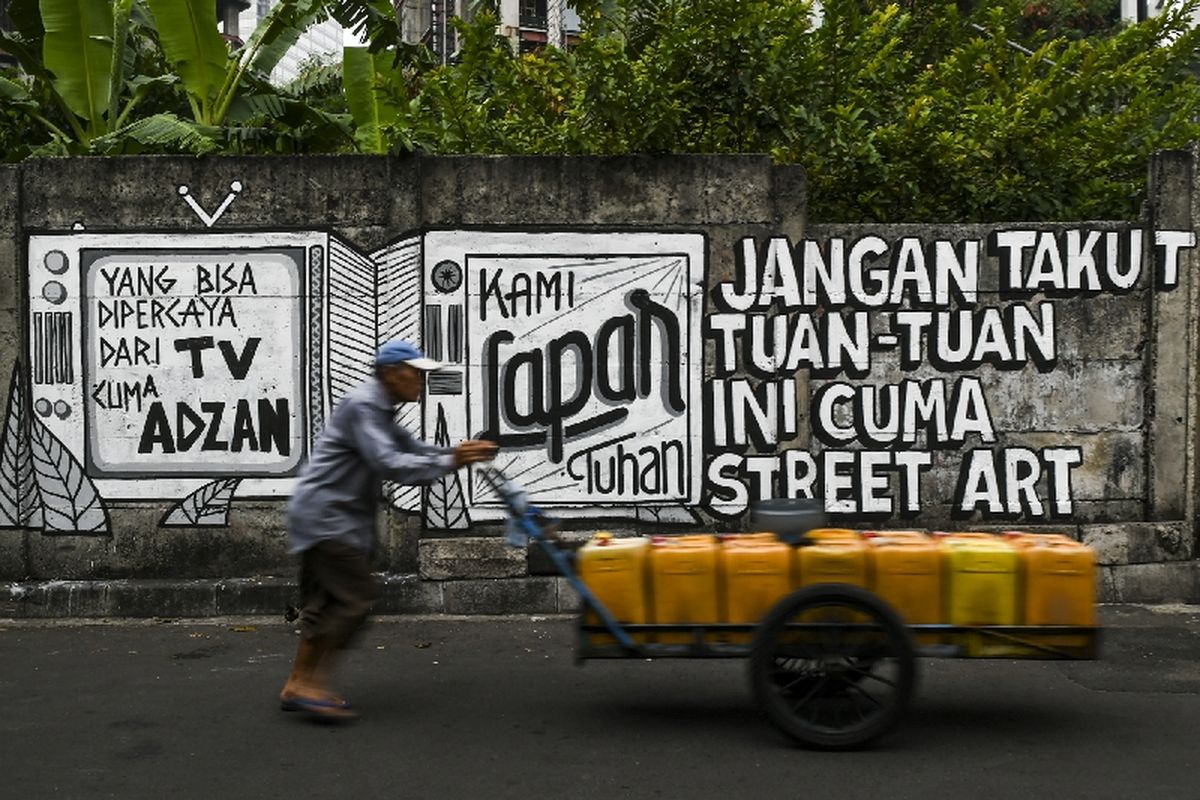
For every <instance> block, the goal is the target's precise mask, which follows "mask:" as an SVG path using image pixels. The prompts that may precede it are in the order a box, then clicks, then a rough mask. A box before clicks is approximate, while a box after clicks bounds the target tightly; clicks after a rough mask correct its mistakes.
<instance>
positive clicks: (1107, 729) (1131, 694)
mask: <svg viewBox="0 0 1200 800" xmlns="http://www.w3.org/2000/svg"><path fill="white" fill-rule="evenodd" d="M1103 618H1104V621H1105V624H1106V625H1107V626H1109V630H1108V631H1107V636H1106V642H1105V648H1104V657H1103V658H1102V660H1100V661H1097V662H1086V663H1062V662H1006V661H987V662H968V661H925V662H922V674H921V684H920V688H919V690H918V695H917V698H916V701H915V703H914V706H913V708H912V709H911V710H910V712H909V714H908V716H907V717H906V718H905V719H904V720H902V722H901V723H900V725H899V726H898V728H897V729H896V730H895V731H893V732H892V734H891V735H889V736H888V737H887V738H886V739H884V740H883V741H882V742H880V744H879V745H878V746H877V747H875V748H874V749H872V750H869V751H866V752H859V753H814V752H808V751H804V750H799V749H796V748H794V747H791V746H790V745H788V744H787V743H786V742H785V741H784V740H783V739H782V738H781V737H780V736H779V735H778V734H777V733H776V732H775V730H774V729H773V728H771V727H770V725H769V723H767V722H766V720H765V718H763V717H762V716H761V715H760V714H759V712H758V711H757V709H756V708H755V707H754V706H753V704H752V701H751V697H750V693H749V690H748V686H747V680H746V674H745V665H744V663H742V662H740V661H721V662H713V661H661V662H655V663H646V662H644V661H618V662H589V663H588V664H587V665H585V666H583V667H577V666H575V665H574V664H573V663H572V649H571V648H572V643H573V639H572V634H573V631H572V627H571V621H570V620H569V619H567V618H563V617H533V618H531V617H523V618H481V617H474V618H470V619H463V618H447V617H438V618H393V619H384V620H380V621H378V622H377V623H376V624H375V625H374V626H373V627H372V628H371V629H370V630H369V631H368V633H367V635H366V637H365V639H364V641H363V642H362V644H361V645H360V647H359V648H358V649H357V650H355V651H354V652H353V653H352V654H351V655H350V656H349V658H348V659H347V661H346V663H345V665H344V669H343V670H342V675H341V681H340V683H341V687H342V688H343V690H344V691H345V692H346V693H347V694H348V695H349V696H350V697H351V698H352V699H353V700H354V702H355V704H356V705H357V706H358V707H359V709H360V710H361V711H362V713H363V718H362V719H361V720H360V721H359V722H357V723H355V724H353V725H351V726H344V727H328V726H319V725H313V724H309V723H305V722H304V721H302V720H300V719H298V718H296V717H295V715H290V714H284V713H282V712H280V711H279V710H278V708H277V704H276V702H275V695H276V693H277V691H278V688H279V686H280V684H281V682H282V680H283V677H284V674H285V673H286V671H287V669H288V666H289V663H290V659H291V656H292V653H293V650H294V647H295V634H294V632H293V628H292V626H291V625H289V624H287V623H285V622H284V621H283V620H282V619H281V618H271V619H267V618H254V619H245V618H242V619H221V620H210V621H207V622H199V621H195V620H186V621H185V620H179V621H161V620H160V621H146V622H130V621H122V622H117V623H110V624H95V623H89V624H79V623H70V622H53V623H48V622H33V621H7V622H5V621H0V709H2V710H3V711H2V713H0V798H14V799H15V798H20V799H21V800H33V799H34V798H43V797H53V798H109V797H112V798H164V797H166V798H171V800H182V798H216V797H220V798H276V797H277V798H308V797H314V798H315V797H330V798H337V797H359V798H374V797H404V798H529V797H531V796H532V797H539V798H575V797H588V798H610V797H611V798H631V797H632V798H688V799H689V800H695V799H696V798H725V797H728V796H731V795H735V796H737V797H747V798H757V797H764V798H765V797H771V798H776V797H779V798H798V797H806V798H824V797H829V798H835V797H836V798H839V800H840V799H842V798H873V799H874V798H918V797H920V798H924V797H928V796H931V795H932V796H938V797H953V796H970V797H971V798H972V800H982V799H983V798H1021V800H1037V799H1038V798H1047V797H1055V798H1089V800H1100V799H1101V798H1113V800H1126V799H1127V798H1134V797H1146V798H1156V799H1158V798H1166V799H1173V798H1179V799H1180V800H1196V798H1200V757H1198V756H1197V754H1196V747H1195V742H1196V741H1197V738H1198V736H1200V607H1173V608H1156V609H1150V608H1143V607H1129V606H1108V607H1105V608H1104V610H1103Z"/></svg>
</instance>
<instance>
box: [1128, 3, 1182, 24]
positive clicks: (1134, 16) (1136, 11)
mask: <svg viewBox="0 0 1200 800" xmlns="http://www.w3.org/2000/svg"><path fill="white" fill-rule="evenodd" d="M1179 2H1180V0H1121V19H1123V20H1126V21H1128V22H1142V21H1143V20H1146V19H1149V18H1150V17H1157V16H1158V15H1159V14H1161V13H1162V12H1163V11H1164V10H1166V9H1167V8H1169V7H1170V6H1172V5H1178V4H1179ZM1192 22H1194V23H1197V22H1200V12H1192Z"/></svg>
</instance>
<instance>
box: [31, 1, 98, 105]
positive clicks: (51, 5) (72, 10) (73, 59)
mask: <svg viewBox="0 0 1200 800" xmlns="http://www.w3.org/2000/svg"><path fill="white" fill-rule="evenodd" d="M40 8H41V10H42V24H43V25H44V26H45V29H46V35H45V38H44V39H43V41H42V61H43V63H44V64H45V67H46V69H47V70H49V71H50V72H51V73H53V75H54V89H55V91H57V92H58V94H59V95H60V96H61V97H62V99H63V100H64V101H65V102H66V104H67V107H68V108H70V109H71V110H72V111H74V112H75V113H76V114H77V115H78V116H80V117H82V118H83V119H86V120H89V121H92V122H98V121H99V120H100V118H101V117H102V116H103V115H104V113H105V112H106V111H107V110H108V101H109V94H110V93H109V75H110V72H111V68H112V53H113V43H112V33H113V15H112V6H111V5H109V3H108V2H107V0H40Z"/></svg>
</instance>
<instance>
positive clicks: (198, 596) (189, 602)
mask: <svg viewBox="0 0 1200 800" xmlns="http://www.w3.org/2000/svg"><path fill="white" fill-rule="evenodd" d="M377 578H378V580H379V585H380V597H379V599H378V600H377V601H376V603H375V609H374V613H376V614H378V615H403V616H409V615H422V614H437V615H442V614H446V615H467V616H473V615H486V616H495V615H512V614H559V613H566V612H571V611H574V610H576V608H577V607H578V599H577V598H576V597H575V595H574V593H573V592H572V591H571V589H570V587H569V586H568V585H567V583H566V581H565V580H564V579H562V578H556V577H549V576H534V577H526V578H505V579H476V580H458V581H427V580H422V579H421V578H420V577H419V576H417V575H379V576H377ZM299 602H300V591H299V589H298V587H297V584H296V581H295V579H293V578H281V577H262V578H226V579H222V580H157V579H147V580H111V581H32V582H25V583H8V584H0V618H8V619H70V618H80V619H98V618H109V617H118V618H131V619H145V618H152V617H171V618H210V617H246V616H276V615H279V616H283V615H285V614H286V613H287V612H288V610H289V609H290V608H294V607H295V606H297V605H298V604H299Z"/></svg>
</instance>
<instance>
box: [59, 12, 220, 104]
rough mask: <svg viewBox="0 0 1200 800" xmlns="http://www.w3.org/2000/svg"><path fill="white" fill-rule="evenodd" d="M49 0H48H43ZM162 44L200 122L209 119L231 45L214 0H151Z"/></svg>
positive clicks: (164, 52)
mask: <svg viewBox="0 0 1200 800" xmlns="http://www.w3.org/2000/svg"><path fill="white" fill-rule="evenodd" d="M43 2H46V0H43ZM149 5H150V11H151V12H152V13H153V14H154V19H155V22H156V23H157V24H158V38H159V44H160V45H161V47H162V51H163V54H164V55H165V56H166V58H167V61H169V62H170V64H171V66H173V67H174V68H175V71H176V72H178V73H179V77H180V79H181V80H182V81H183V87H184V89H185V90H186V91H187V93H188V95H189V96H191V98H192V99H193V100H194V102H195V103H196V104H197V105H198V107H199V109H200V115H199V118H198V119H197V120H196V121H197V122H205V123H206V122H210V121H211V119H210V117H211V115H212V113H213V110H214V107H213V101H214V100H215V99H216V98H217V96H218V94H219V93H220V91H221V87H222V86H223V85H224V83H225V78H226V69H227V67H228V62H229V47H228V46H227V45H226V44H225V40H224V39H223V38H221V34H220V33H218V32H217V6H216V3H215V2H213V0H149Z"/></svg>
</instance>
